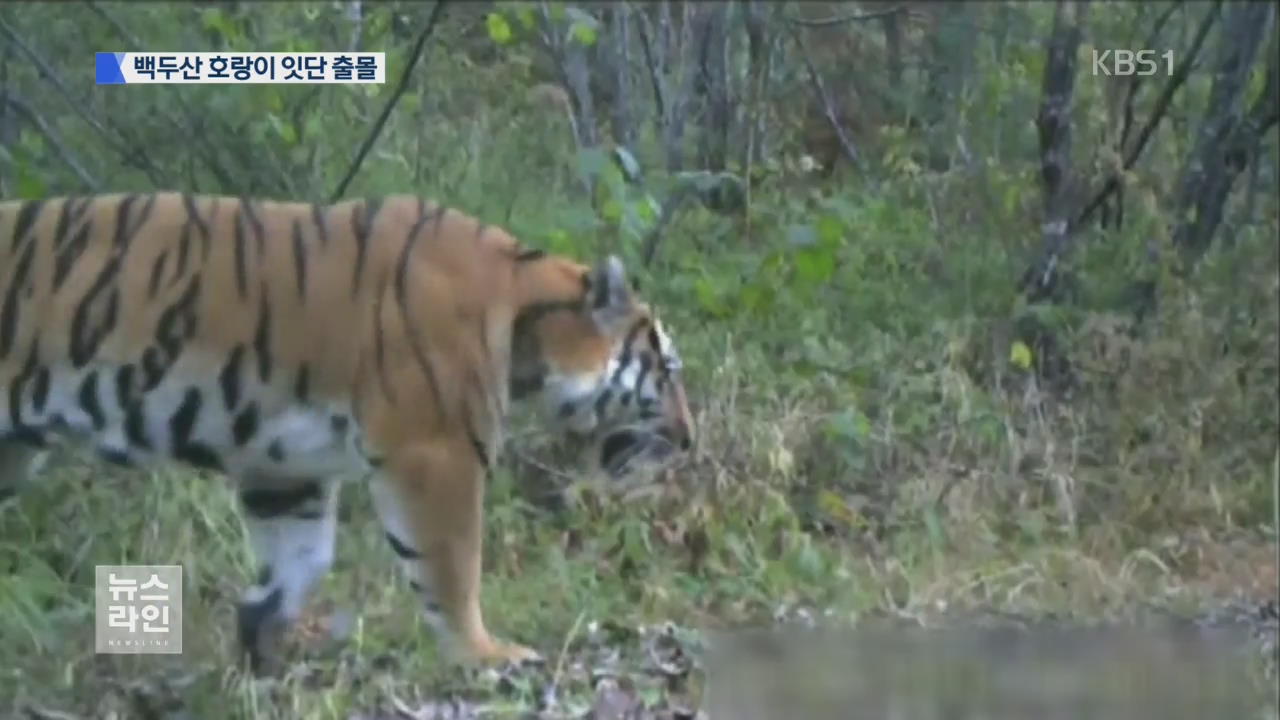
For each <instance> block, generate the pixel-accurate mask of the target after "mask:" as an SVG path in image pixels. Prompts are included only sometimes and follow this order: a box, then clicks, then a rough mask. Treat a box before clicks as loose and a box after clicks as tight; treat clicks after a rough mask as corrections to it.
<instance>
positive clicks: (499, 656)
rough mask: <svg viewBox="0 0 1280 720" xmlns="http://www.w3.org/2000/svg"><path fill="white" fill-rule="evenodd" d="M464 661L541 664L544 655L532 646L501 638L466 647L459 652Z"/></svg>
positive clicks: (484, 663) (483, 663)
mask: <svg viewBox="0 0 1280 720" xmlns="http://www.w3.org/2000/svg"><path fill="white" fill-rule="evenodd" d="M458 654H459V655H460V656H461V658H460V659H462V660H463V661H464V662H466V663H467V664H472V665H481V666H495V665H508V664H509V665H515V666H526V665H541V664H542V663H543V662H545V661H544V659H543V657H542V655H541V654H540V653H538V651H537V650H534V649H533V648H530V647H525V646H524V645H519V644H516V643H507V642H502V641H500V640H492V639H491V640H488V641H487V642H483V643H477V644H475V645H472V646H471V647H468V648H464V649H462V650H461V651H460V652H459V653H458Z"/></svg>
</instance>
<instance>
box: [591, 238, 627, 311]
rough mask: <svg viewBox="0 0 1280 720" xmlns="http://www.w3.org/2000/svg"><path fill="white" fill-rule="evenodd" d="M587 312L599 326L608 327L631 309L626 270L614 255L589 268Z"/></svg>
mask: <svg viewBox="0 0 1280 720" xmlns="http://www.w3.org/2000/svg"><path fill="white" fill-rule="evenodd" d="M586 301H587V308H586V309H587V312H589V313H590V314H591V317H592V319H594V320H595V321H596V324H597V325H599V326H600V327H601V328H606V329H607V328H609V327H611V326H612V325H614V324H616V323H617V322H619V321H621V320H623V319H625V318H626V317H627V315H628V314H629V313H630V311H631V305H632V299H631V288H630V287H629V286H628V285H627V271H626V268H624V267H623V266H622V261H621V260H619V259H618V258H617V256H615V255H610V256H608V257H606V258H605V259H604V260H601V261H600V262H599V263H597V264H596V266H595V267H594V268H592V270H591V275H590V287H589V288H588V289H587V297H586Z"/></svg>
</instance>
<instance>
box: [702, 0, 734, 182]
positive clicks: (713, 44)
mask: <svg viewBox="0 0 1280 720" xmlns="http://www.w3.org/2000/svg"><path fill="white" fill-rule="evenodd" d="M700 10H701V12H702V13H704V17H703V18H702V22H701V23H700V28H699V29H700V30H701V32H700V33H698V35H699V37H698V39H697V41H696V42H697V44H698V46H699V51H700V52H699V53H698V54H699V56H700V62H699V63H698V66H699V67H698V75H699V80H700V82H699V83H698V84H699V86H700V90H702V92H703V97H705V98H706V114H705V115H704V124H703V142H702V148H703V152H702V166H703V167H704V168H705V169H708V170H715V171H720V170H724V169H725V167H726V163H727V161H728V157H727V155H728V151H729V123H730V120H731V118H732V114H731V112H732V108H731V106H730V104H729V58H728V53H729V40H728V39H729V33H728V30H729V28H728V24H729V4H728V3H711V4H708V5H705V6H703V7H702V8H700Z"/></svg>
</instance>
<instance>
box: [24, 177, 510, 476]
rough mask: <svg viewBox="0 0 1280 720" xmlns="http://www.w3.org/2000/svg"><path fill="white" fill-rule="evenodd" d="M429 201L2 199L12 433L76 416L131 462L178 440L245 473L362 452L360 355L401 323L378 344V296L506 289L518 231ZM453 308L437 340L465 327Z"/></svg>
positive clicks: (475, 296) (476, 307)
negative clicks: (416, 237) (496, 269)
mask: <svg viewBox="0 0 1280 720" xmlns="http://www.w3.org/2000/svg"><path fill="white" fill-rule="evenodd" d="M419 203H420V201H419V200H418V199H416V198H389V199H387V200H385V201H383V202H382V203H380V204H376V205H375V204H371V203H368V202H366V201H362V200H357V201H349V202H345V203H341V204H337V205H333V206H320V205H309V204H305V203H276V202H255V201H247V200H241V199H235V198H224V197H192V196H185V195H181V194H176V193H167V194H155V195H138V196H125V195H109V196H99V197H96V198H65V199H55V200H50V201H47V202H43V203H41V202H27V203H5V204H3V205H0V238H3V242H4V245H3V246H2V247H0V267H3V268H4V269H5V270H4V272H3V274H2V275H0V283H3V284H2V285H0V298H2V299H0V399H2V400H3V402H4V405H3V407H4V408H6V409H7V412H6V413H3V415H0V436H3V435H5V434H13V435H16V436H19V437H20V438H24V439H27V440H32V441H36V442H39V441H40V439H41V437H40V436H41V435H43V434H44V433H45V432H47V431H49V430H51V429H58V428H63V427H65V428H66V429H69V430H72V431H75V432H78V433H88V434H91V435H92V436H93V437H94V438H95V439H96V444H97V445H98V447H99V449H100V450H101V452H102V454H103V455H104V456H106V457H107V458H109V459H112V460H115V461H120V462H135V461H138V460H142V459H146V458H148V457H154V456H156V455H171V456H173V457H176V458H178V459H181V460H185V461H188V462H191V463H192V464H195V465H197V466H205V467H212V468H216V469H221V470H226V471H228V472H229V473H231V474H236V475H239V474H244V473H251V472H256V471H259V470H261V471H266V470H269V469H270V468H272V467H279V466H280V465H281V464H282V463H287V464H288V466H289V468H290V469H291V471H293V472H298V473H307V472H310V471H313V470H314V469H315V468H319V469H325V470H328V469H332V468H333V467H334V464H335V463H337V464H339V465H342V466H349V469H351V470H353V471H357V470H360V469H364V466H365V464H364V463H363V462H360V461H358V459H359V458H362V457H363V454H362V452H361V448H360V444H361V438H359V437H358V436H356V435H353V434H352V433H351V430H352V428H353V427H354V425H355V424H354V423H353V422H352V419H353V418H352V415H354V414H357V413H358V411H359V409H360V408H358V407H356V406H355V405H354V400H355V397H354V394H355V393H353V390H357V389H359V388H360V382H359V381H360V371H361V370H362V369H363V368H362V366H361V363H362V362H365V363H368V362H373V363H378V362H379V361H381V362H382V363H383V364H384V367H385V364H386V363H387V357H386V354H387V351H388V350H387V347H386V338H385V334H384V335H383V337H382V338H381V339H380V341H381V342H382V343H383V344H382V345H378V344H377V342H375V343H369V342H366V341H365V338H366V336H368V335H370V334H371V333H378V332H385V328H380V327H376V326H377V318H376V317H375V314H376V313H377V312H378V309H379V308H378V306H379V305H380V304H385V303H387V302H388V301H391V302H395V296H396V295H397V292H399V293H400V294H410V293H411V294H414V295H418V296H422V295H426V296H429V297H425V298H423V297H417V298H415V300H416V301H418V302H419V303H421V304H422V305H423V306H424V307H427V308H448V310H447V312H456V313H459V314H461V315H466V314H471V315H475V316H477V317H478V316H479V315H480V314H481V313H482V312H484V311H485V310H486V309H488V308H490V307H492V306H494V305H496V304H499V303H501V302H502V299H503V292H504V291H505V290H508V289H509V288H504V287H503V286H502V283H501V276H500V275H498V276H496V277H489V278H486V277H484V274H485V271H486V270H487V269H489V266H491V265H492V264H493V263H494V261H495V257H494V254H496V253H500V252H503V251H510V249H511V248H512V247H513V246H514V241H512V240H511V239H510V238H509V237H507V236H506V235H505V234H504V233H501V231H498V230H497V229H496V228H492V227H489V228H486V227H485V226H483V225H482V224H480V223H478V222H477V221H475V220H472V219H471V218H467V217H466V216H463V215H461V214H460V213H456V212H453V213H450V212H448V211H447V210H444V209H439V208H436V209H434V213H433V212H432V211H431V210H425V211H424V209H423V208H422V207H420V206H419ZM422 218H428V220H427V221H428V222H434V223H436V224H437V226H436V227H435V228H433V230H434V232H433V233H432V234H431V237H432V242H429V243H422V247H421V248H416V251H417V252H416V254H415V255H414V256H413V257H414V259H415V260H416V262H413V263H410V262H409V259H408V258H406V257H402V256H403V255H404V254H405V253H404V250H405V247H404V246H405V244H406V243H405V239H407V238H408V237H409V235H410V233H411V231H412V230H413V228H414V225H415V224H420V223H421V219H422ZM444 223H450V224H455V225H456V224H464V225H470V226H471V227H470V228H465V229H461V231H459V230H460V229H459V228H444V227H441V226H440V225H441V224H444ZM339 228H342V229H344V230H345V232H342V233H340V232H338V229H339ZM485 233H488V234H490V235H493V236H494V237H491V238H490V237H486V236H485ZM339 235H341V238H339V237H337V236H339ZM374 238H377V241H374ZM463 241H465V242H463ZM424 268H429V270H425V272H429V274H430V277H429V278H423V277H422V275H423V273H424ZM406 276H412V277H413V279H415V280H417V282H414V283H412V284H410V283H409V278H408V277H406ZM397 288H399V291H397ZM388 296H391V297H388ZM443 320H444V321H443V322H433V323H431V331H432V333H433V334H435V335H438V336H441V337H440V338H438V340H439V341H444V342H448V343H451V344H453V345H455V346H456V345H458V344H460V343H461V344H465V343H463V342H462V339H461V338H457V337H448V336H449V335H450V334H451V333H450V330H451V327H452V326H451V323H452V322H454V321H455V318H443ZM471 329H473V328H468V330H471ZM433 340H437V338H433ZM370 347H372V348H374V355H375V356H374V357H372V358H370V357H364V355H366V354H367V353H366V352H362V351H364V350H367V349H368V348H370ZM379 348H381V352H382V357H381V358H379V357H377V354H378V352H377V351H378V349H379ZM468 360H470V361H475V362H479V359H478V358H469V359H468Z"/></svg>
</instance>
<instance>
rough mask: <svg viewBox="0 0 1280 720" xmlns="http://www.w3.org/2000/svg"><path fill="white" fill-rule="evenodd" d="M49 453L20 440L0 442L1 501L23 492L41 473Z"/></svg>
mask: <svg viewBox="0 0 1280 720" xmlns="http://www.w3.org/2000/svg"><path fill="white" fill-rule="evenodd" d="M47 453H48V451H47V450H46V449H45V448H40V447H36V446H35V445H31V444H29V443H25V442H22V441H20V440H0V500H5V499H7V498H9V497H11V496H13V495H16V494H18V492H20V491H21V490H22V486H23V485H24V484H25V483H26V482H27V481H28V480H30V479H31V476H33V475H35V474H36V473H37V472H39V469H40V466H41V465H42V464H43V461H44V460H45V458H46V456H47Z"/></svg>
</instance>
